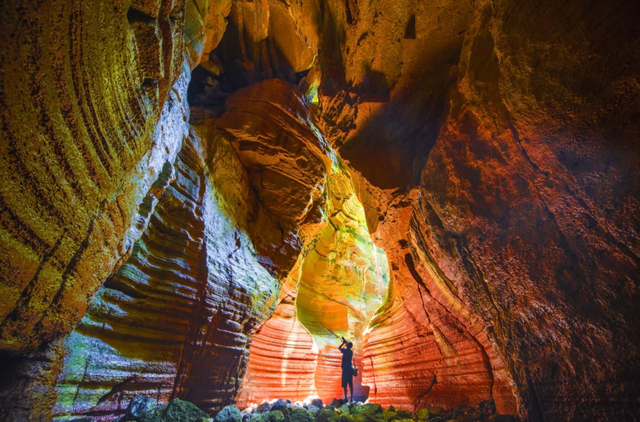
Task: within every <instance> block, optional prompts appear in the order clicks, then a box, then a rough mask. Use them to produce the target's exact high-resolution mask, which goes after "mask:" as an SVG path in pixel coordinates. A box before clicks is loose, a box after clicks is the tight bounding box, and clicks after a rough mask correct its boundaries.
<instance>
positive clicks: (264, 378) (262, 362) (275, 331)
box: [236, 284, 318, 409]
mask: <svg viewBox="0 0 640 422" xmlns="http://www.w3.org/2000/svg"><path fill="white" fill-rule="evenodd" d="M249 354H250V356H249V362H248V364H247V372H246V374H245V375H244V378H243V380H242V387H241V393H240V395H239V396H238V397H237V399H236V406H238V407H239V408H240V409H244V408H246V407H249V406H250V405H252V404H258V405H259V404H261V403H262V402H263V401H264V400H273V399H278V398H283V397H286V398H289V399H291V400H292V401H294V402H295V401H302V400H304V399H306V398H308V397H315V396H316V389H315V384H314V375H315V373H316V368H317V366H318V347H317V346H316V344H315V343H314V341H313V337H311V335H310V334H309V332H308V331H307V330H306V329H305V328H304V327H303V326H302V324H300V321H298V318H297V311H296V306H295V288H292V286H289V288H287V285H286V284H285V286H283V289H282V291H281V293H280V303H279V304H278V306H276V309H275V311H274V312H273V315H272V316H271V318H270V319H269V320H268V321H267V322H266V323H265V324H264V325H263V326H262V327H260V329H259V330H258V331H257V332H256V334H255V335H254V336H253V341H252V344H251V348H250V349H249Z"/></svg>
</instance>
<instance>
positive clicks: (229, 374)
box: [54, 80, 324, 420]
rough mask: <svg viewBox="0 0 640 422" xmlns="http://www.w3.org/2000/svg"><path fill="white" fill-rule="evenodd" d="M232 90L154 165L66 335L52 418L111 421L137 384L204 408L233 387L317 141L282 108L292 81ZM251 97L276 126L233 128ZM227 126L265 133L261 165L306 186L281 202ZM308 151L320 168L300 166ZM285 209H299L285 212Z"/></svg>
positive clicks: (283, 269) (287, 245) (295, 102)
mask: <svg viewBox="0 0 640 422" xmlns="http://www.w3.org/2000/svg"><path fill="white" fill-rule="evenodd" d="M235 98H236V99H238V105H237V106H235V107H231V106H230V107H229V112H228V113H229V115H228V116H227V115H225V116H223V118H222V119H220V120H219V121H218V122H217V125H216V126H217V127H214V126H210V125H209V126H196V127H194V128H193V129H192V131H191V133H190V136H189V137H188V138H186V139H185V141H184V143H183V146H182V149H181V151H180V153H179V154H178V157H177V160H176V162H175V163H174V165H173V166H167V169H166V174H167V175H166V178H167V179H168V181H169V180H170V181H171V183H170V184H169V185H168V187H167V188H166V189H163V190H162V192H158V194H159V195H161V196H160V199H159V202H158V205H157V206H156V207H155V211H154V213H153V215H152V217H151V219H150V223H149V226H148V227H147V229H146V230H145V232H144V234H143V236H142V237H141V238H140V240H138V241H137V242H136V245H135V247H134V251H133V253H132V254H131V256H130V257H129V259H128V260H127V262H126V263H125V264H124V265H122V266H121V267H120V269H119V270H118V272H117V273H116V274H115V275H114V276H113V277H111V278H109V279H108V280H107V281H106V282H105V284H104V286H103V287H102V288H101V289H100V291H99V292H98V294H96V296H95V297H94V299H93V302H92V304H91V307H90V309H89V311H88V312H87V314H86V315H85V317H84V319H83V320H82V322H81V323H80V325H79V326H78V327H77V328H76V329H75V330H74V331H73V332H72V333H71V335H70V336H69V337H68V338H67V340H66V342H65V347H66V356H65V361H64V365H63V367H62V370H61V374H60V376H59V378H58V382H57V386H56V388H57V391H58V402H57V406H56V408H55V409H54V416H64V415H88V416H96V417H98V418H104V419H105V420H110V418H113V417H114V416H116V415H119V414H123V413H124V411H125V410H126V408H127V405H128V403H129V401H130V399H131V398H132V397H134V396H136V395H141V394H142V395H149V396H152V397H155V398H156V399H157V400H158V401H159V402H166V401H167V400H169V399H170V398H175V397H179V398H181V399H185V400H189V401H191V402H193V403H195V404H197V405H198V406H199V407H200V408H202V409H205V410H206V411H215V410H217V409H219V408H221V406H224V405H227V404H229V403H232V402H233V401H234V399H235V397H236V395H237V394H238V390H239V387H240V384H241V381H242V378H243V375H244V372H245V368H246V365H247V358H248V355H249V346H251V343H252V338H253V335H254V333H255V331H256V330H257V328H258V327H260V326H262V325H263V324H264V322H265V321H266V320H267V319H268V318H269V317H270V315H271V313H272V312H273V310H274V307H275V306H276V299H277V298H278V293H279V291H280V282H281V279H282V277H284V275H286V274H287V272H288V271H289V270H290V267H291V266H292V265H293V263H294V262H295V257H296V256H297V253H298V252H299V241H298V240H296V239H297V230H298V228H299V225H300V221H298V220H305V215H304V212H305V208H306V207H307V206H309V205H310V204H309V199H310V198H311V197H312V194H313V190H314V189H316V188H317V186H319V185H321V184H322V183H323V180H324V167H323V162H322V159H321V153H322V150H321V149H320V148H318V142H319V141H320V140H321V139H320V138H316V137H315V136H314V131H313V130H311V128H309V127H307V126H305V124H304V123H303V122H300V121H299V120H297V119H294V118H292V117H291V116H292V113H295V115H300V113H302V112H304V111H305V105H304V103H303V102H302V96H301V94H300V92H299V91H297V89H296V88H295V87H293V86H291V85H289V84H287V83H285V82H280V81H276V80H272V81H267V82H264V83H263V84H260V85H254V86H252V87H250V88H246V89H245V90H241V91H238V92H237V93H236V94H235ZM242 99H244V102H242V101H240V100H242ZM233 101H234V99H233V98H232V99H230V104H235V103H234V102H233ZM255 104H257V105H259V106H260V105H266V107H267V110H269V111H271V112H272V114H271V117H272V119H273V120H275V121H278V114H277V113H280V119H281V120H280V123H281V125H278V126H273V125H272V123H271V122H270V121H265V125H262V126H261V125H259V124H255V123H256V122H257V121H258V120H257V119H255V118H253V123H254V125H253V126H252V127H251V128H250V130H248V131H246V130H247V127H246V125H244V124H242V122H243V121H244V120H243V119H244V117H243V116H244V115H246V114H247V113H252V114H251V116H255V115H256V114H257V113H258V112H259V110H260V108H259V107H256V106H255ZM274 111H275V112H274ZM287 123H288V124H287ZM240 138H242V139H244V142H248V141H249V139H253V140H254V143H253V144H251V145H256V144H255V141H257V140H260V141H262V142H263V144H261V145H262V147H267V146H269V144H270V143H273V142H276V143H277V144H275V145H273V146H272V147H273V148H275V149H272V153H271V154H270V155H268V154H267V153H264V151H263V154H261V155H260V156H261V157H262V158H263V159H264V160H266V163H267V164H274V160H275V161H276V162H278V161H280V166H274V167H271V169H272V170H271V171H272V172H274V173H276V174H282V177H291V175H292V174H297V175H298V176H299V177H300V178H299V179H298V178H293V179H292V180H294V181H298V182H300V181H302V180H306V181H307V182H308V185H305V186H300V185H297V187H296V190H295V191H296V193H297V194H299V195H300V196H299V197H296V196H292V197H291V200H290V201H289V202H286V203H285V202H283V200H282V197H279V196H278V197H274V195H279V194H281V191H277V190H274V186H273V185H272V184H269V183H268V181H269V180H273V177H274V176H267V177H264V178H263V179H256V178H255V177H252V174H251V168H250V170H249V171H247V169H246V168H245V165H244V164H243V160H242V158H245V160H246V157H247V156H248V154H249V152H250V151H249V150H248V149H247V148H242V149H240V150H236V149H235V148H234V145H236V143H237V142H239V141H240ZM284 139H288V140H289V142H282V141H283V140H284ZM305 146H306V149H305ZM314 146H315V147H316V149H314ZM305 151H307V152H308V151H312V152H313V153H314V154H315V155H305ZM238 152H239V153H238ZM287 154H290V156H291V160H289V161H287V160H285V159H284V158H286V155H287ZM255 155H256V154H255V153H254V155H252V156H255ZM269 157H271V159H269ZM311 157H315V159H317V160H318V161H317V162H318V163H319V164H320V167H312V166H305V167H299V164H298V163H300V162H308V161H310V158H311ZM254 166H255V163H254ZM254 170H255V167H254ZM312 170H318V171H317V172H316V171H312ZM277 172H281V173H277ZM261 173H262V175H263V176H264V173H266V171H265V170H264V169H261ZM261 180H266V181H267V182H266V183H262V182H261ZM279 183H280V186H284V184H283V183H282V181H281V180H279ZM154 186H155V185H154ZM158 189H161V188H158ZM265 189H267V190H265ZM296 198H297V199H300V202H297V201H296V200H295V199H296ZM311 205H312V204H311ZM311 208H313V206H311ZM296 213H297V214H298V215H300V216H299V218H298V219H295V218H292V217H295V215H296ZM284 227H288V229H285V228H284ZM295 248H298V249H295ZM287 266H288V267H287ZM282 306H283V304H282V303H281V304H280V307H282ZM278 315H279V314H278V313H277V314H276V318H275V319H274V321H276V320H278ZM269 321H272V319H270V320H269ZM265 329H266V330H268V329H269V328H268V326H267V327H263V328H262V329H261V330H263V331H264V330H265ZM302 332H304V333H306V331H304V329H302ZM301 335H302V334H301ZM306 335H307V336H308V334H306ZM260 338H261V337H260V336H258V339H260ZM259 343H260V340H258V344H259ZM311 343H313V342H312V341H311ZM258 347H259V346H258ZM290 369H291V368H290ZM291 376H294V375H291ZM305 396H306V395H305Z"/></svg>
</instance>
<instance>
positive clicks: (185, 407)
mask: <svg viewBox="0 0 640 422" xmlns="http://www.w3.org/2000/svg"><path fill="white" fill-rule="evenodd" d="M160 409H162V411H161V412H156V414H160V415H161V417H162V421H163V422H200V421H201V420H202V418H206V417H207V414H206V413H204V412H203V411H202V410H200V409H199V408H198V406H196V405H195V404H193V403H190V402H188V401H183V400H180V399H174V400H171V401H170V402H169V403H168V404H167V406H166V407H164V406H163V407H162V408H160ZM160 409H159V410H160Z"/></svg>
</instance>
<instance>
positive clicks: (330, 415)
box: [316, 409, 340, 422]
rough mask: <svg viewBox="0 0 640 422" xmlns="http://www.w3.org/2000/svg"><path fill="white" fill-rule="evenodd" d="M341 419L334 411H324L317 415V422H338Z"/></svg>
mask: <svg viewBox="0 0 640 422" xmlns="http://www.w3.org/2000/svg"><path fill="white" fill-rule="evenodd" d="M339 420H340V417H339V416H338V415H336V414H335V412H334V411H333V410H330V409H322V410H320V411H319V412H318V413H316V422H338V421H339Z"/></svg>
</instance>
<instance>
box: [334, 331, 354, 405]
mask: <svg viewBox="0 0 640 422" xmlns="http://www.w3.org/2000/svg"><path fill="white" fill-rule="evenodd" d="M352 347H353V343H352V342H350V341H347V340H346V339H345V338H344V337H342V344H341V345H340V346H338V350H340V353H342V365H341V366H342V388H343V389H344V401H345V402H346V401H347V386H349V388H350V390H351V401H353V367H354V366H355V365H352V364H351V361H352V360H353V350H351V348H352Z"/></svg>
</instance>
